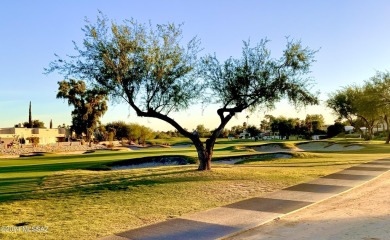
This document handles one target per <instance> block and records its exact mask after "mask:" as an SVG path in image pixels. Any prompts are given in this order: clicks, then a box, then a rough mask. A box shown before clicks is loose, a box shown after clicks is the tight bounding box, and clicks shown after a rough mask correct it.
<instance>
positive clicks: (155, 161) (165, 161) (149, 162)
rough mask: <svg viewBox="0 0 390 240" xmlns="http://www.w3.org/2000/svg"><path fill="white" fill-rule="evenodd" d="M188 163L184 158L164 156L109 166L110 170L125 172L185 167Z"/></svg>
mask: <svg viewBox="0 0 390 240" xmlns="http://www.w3.org/2000/svg"><path fill="white" fill-rule="evenodd" d="M187 164H189V162H188V161H187V159H186V158H184V157H177V156H164V157H148V158H144V159H132V160H126V161H122V162H117V163H114V164H113V165H108V166H110V168H111V170H125V169H136V168H149V167H159V166H176V165H187Z"/></svg>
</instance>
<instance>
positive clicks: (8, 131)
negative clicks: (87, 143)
mask: <svg viewBox="0 0 390 240" xmlns="http://www.w3.org/2000/svg"><path fill="white" fill-rule="evenodd" d="M65 134H66V131H65V129H63V128H52V129H47V128H0V139H1V141H4V143H5V144H7V143H10V142H12V140H14V139H15V140H17V139H20V138H24V139H27V138H29V137H39V144H49V143H56V142H57V137H66V135H65Z"/></svg>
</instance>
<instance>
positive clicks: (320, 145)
mask: <svg viewBox="0 0 390 240" xmlns="http://www.w3.org/2000/svg"><path fill="white" fill-rule="evenodd" d="M297 147H298V148H299V149H301V150H303V151H323V152H341V151H353V150H359V149H362V148H364V147H363V146H361V145H357V144H355V145H346V144H340V143H330V142H308V143H301V144H297Z"/></svg>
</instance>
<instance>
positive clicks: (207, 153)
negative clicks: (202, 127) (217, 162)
mask: <svg viewBox="0 0 390 240" xmlns="http://www.w3.org/2000/svg"><path fill="white" fill-rule="evenodd" d="M214 143H215V139H214V140H213V138H211V139H207V140H206V146H204V144H203V143H202V142H201V141H200V140H197V141H194V145H195V148H196V151H197V152H198V159H199V167H198V170H199V171H206V170H211V159H212V157H213V149H214Z"/></svg>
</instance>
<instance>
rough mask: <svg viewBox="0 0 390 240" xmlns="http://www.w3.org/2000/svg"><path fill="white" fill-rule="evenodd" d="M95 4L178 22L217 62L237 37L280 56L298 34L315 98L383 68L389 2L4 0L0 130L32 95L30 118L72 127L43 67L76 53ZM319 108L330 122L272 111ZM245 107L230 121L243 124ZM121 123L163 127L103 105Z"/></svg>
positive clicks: (203, 119) (143, 18) (112, 12)
mask: <svg viewBox="0 0 390 240" xmlns="http://www.w3.org/2000/svg"><path fill="white" fill-rule="evenodd" d="M98 10H101V11H102V12H103V13H104V14H106V15H107V16H108V17H109V18H111V19H115V20H116V21H117V22H120V21H122V20H123V19H130V18H134V19H136V20H138V21H139V22H148V21H149V20H150V21H151V22H152V23H153V24H159V23H167V22H174V23H184V27H183V33H184V36H185V38H188V39H189V38H191V37H193V36H195V35H197V36H198V37H199V38H200V39H201V41H202V46H203V48H204V50H203V51H202V52H201V55H202V54H207V53H214V52H215V53H216V54H217V56H219V57H220V58H221V59H225V58H227V57H229V56H234V57H239V55H240V52H241V46H242V40H247V39H249V38H250V39H251V42H254V43H255V42H257V41H259V40H260V39H262V38H268V39H270V40H271V43H270V44H269V47H270V49H271V50H272V53H273V54H274V57H279V56H280V55H279V54H280V51H281V50H282V49H283V48H284V46H285V43H286V41H285V37H286V36H290V38H294V39H301V40H302V43H303V44H304V45H307V46H309V47H310V48H312V49H320V51H319V52H318V53H317V55H316V60H317V62H316V63H315V64H314V66H313V68H312V71H313V72H312V76H313V77H314V79H315V81H316V85H315V87H314V88H313V90H320V91H321V95H320V98H321V99H322V100H326V98H327V94H328V93H330V92H332V91H335V90H336V89H339V88H340V87H341V86H346V85H348V84H352V83H358V84H360V83H362V82H363V81H364V80H367V79H368V78H370V77H371V76H373V75H374V74H375V71H377V70H379V71H385V70H390V61H389V60H390V42H389V39H390V14H389V13H390V2H389V1H386V0H383V1H376V0H373V1H364V0H343V1H336V0H326V1H325V0H324V1H313V0H305V1H300V0H294V1H288V0H284V1H278V0H272V1H269V0H267V1H266V0H257V1H250V0H246V1H238V0H237V1H230V0H220V1H217V0H214V1H210V0H207V1H203V0H197V1H179V0H177V1H168V0H165V1H164V0H155V1H150V0H142V1H130V0H127V1H119V0H110V1H107V0H104V1H100V0H82V1H79V0H67V1H53V0H47V1H43V0H36V1H30V0H25V1H22V0H2V1H0V32H1V35H0V36H1V38H0V127H10V126H13V125H14V124H16V123H20V122H24V121H27V120H28V104H29V101H32V106H33V119H39V120H42V121H44V122H45V124H46V126H48V125H49V122H50V119H53V123H54V126H57V125H59V124H62V123H66V124H70V119H71V118H70V112H71V108H70V107H68V106H67V104H66V103H65V102H64V101H63V100H60V99H56V98H55V95H56V92H57V82H58V81H60V80H62V78H61V76H59V75H56V74H50V75H48V76H46V75H44V74H43V68H44V67H47V66H48V64H49V62H50V61H52V60H53V59H54V53H57V54H59V55H60V56H64V55H66V54H73V53H74V51H73V45H72V41H73V40H74V41H76V42H78V43H81V41H82V39H83V33H82V31H81V28H82V27H83V25H84V19H85V17H87V18H89V19H91V20H92V21H94V20H95V19H96V16H97V14H98ZM316 113H321V114H323V115H324V116H325V118H326V121H327V122H328V123H332V121H333V119H334V117H333V116H332V115H330V111H329V110H327V109H325V108H324V107H323V106H319V107H315V108H307V109H303V110H301V111H300V112H298V113H297V112H296V111H294V109H293V108H292V107H291V106H289V105H287V103H285V102H282V103H281V104H279V105H278V106H277V109H276V110H275V111H273V112H271V114H274V115H276V116H278V115H285V116H287V117H294V116H298V117H300V118H304V117H305V115H306V114H316ZM246 115H247V113H242V114H241V115H240V116H238V117H237V118H235V119H233V120H232V121H231V123H230V124H229V125H228V126H232V125H236V124H242V122H243V121H246V119H245V116H246ZM263 115H264V111H259V113H255V114H252V115H251V116H250V119H249V123H250V124H256V125H258V123H259V122H260V119H261V118H262V117H263ZM174 118H175V119H176V120H178V121H179V122H181V123H183V125H185V127H187V128H189V129H192V128H194V127H195V126H196V125H197V124H202V123H203V124H205V125H206V127H209V128H214V127H216V124H217V120H218V116H217V115H216V113H215V106H209V107H207V108H206V110H205V111H204V112H203V113H202V112H201V111H200V110H198V109H197V108H192V109H190V110H189V111H187V112H184V113H178V114H175V115H174ZM114 120H124V121H126V122H139V123H141V124H144V125H147V126H149V127H152V128H154V129H157V128H164V129H167V128H169V126H168V125H165V124H164V123H162V122H160V121H157V120H148V119H140V118H137V117H136V116H135V114H134V112H132V111H130V110H129V108H128V107H127V106H126V105H120V104H119V105H118V104H115V105H110V108H109V110H108V112H107V113H106V114H105V116H104V117H103V119H102V121H103V123H106V122H109V121H114Z"/></svg>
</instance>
